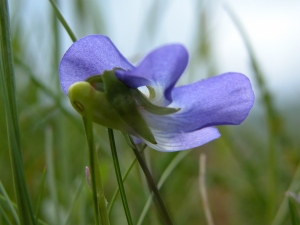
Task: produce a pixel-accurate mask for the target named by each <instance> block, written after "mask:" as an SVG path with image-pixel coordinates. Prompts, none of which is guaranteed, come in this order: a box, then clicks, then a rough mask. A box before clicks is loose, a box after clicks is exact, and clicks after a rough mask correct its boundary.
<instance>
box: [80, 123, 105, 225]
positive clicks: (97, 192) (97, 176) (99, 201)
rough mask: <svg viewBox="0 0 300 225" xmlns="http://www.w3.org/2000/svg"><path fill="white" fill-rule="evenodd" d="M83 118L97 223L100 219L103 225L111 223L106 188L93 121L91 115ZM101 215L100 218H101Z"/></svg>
mask: <svg viewBox="0 0 300 225" xmlns="http://www.w3.org/2000/svg"><path fill="white" fill-rule="evenodd" d="M82 118H83V122H84V128H85V133H86V138H87V142H88V148H89V159H90V173H91V182H92V193H93V200H94V214H95V220H96V224H100V219H101V222H102V225H109V219H108V214H107V208H106V199H105V196H104V190H103V185H102V179H101V173H100V170H99V169H100V167H99V164H98V157H97V154H96V150H95V146H94V137H93V123H92V121H91V117H89V118H84V117H82ZM99 216H100V219H99Z"/></svg>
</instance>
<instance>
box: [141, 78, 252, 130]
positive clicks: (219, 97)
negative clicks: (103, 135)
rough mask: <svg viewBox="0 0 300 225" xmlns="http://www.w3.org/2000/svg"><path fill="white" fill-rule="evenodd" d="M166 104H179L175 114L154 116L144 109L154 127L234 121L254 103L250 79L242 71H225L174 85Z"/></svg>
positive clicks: (186, 127)
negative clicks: (188, 83) (177, 85)
mask: <svg viewBox="0 0 300 225" xmlns="http://www.w3.org/2000/svg"><path fill="white" fill-rule="evenodd" d="M172 97H173V99H174V101H173V102H172V104H171V105H170V106H169V107H173V108H177V107H178V108H181V110H180V111H179V112H177V113H175V114H171V115H166V116H157V115H154V114H150V113H148V112H146V111H143V114H144V118H145V119H146V120H147V123H148V124H149V126H150V127H151V128H153V129H157V130H162V131H164V130H165V131H166V130H169V131H170V132H177V133H180V132H190V131H194V130H199V129H202V128H204V127H210V126H218V125H226V124H231V125H236V124H240V123H241V122H242V121H243V120H244V119H246V117H247V115H248V113H249V111H250V109H251V108H252V106H253V103H254V93H253V91H252V88H251V84H250V81H249V79H248V78H247V77H246V76H244V75H243V74H239V73H226V74H223V75H220V76H215V77H211V78H208V79H205V80H202V81H199V82H196V83H193V84H190V85H185V86H181V87H178V88H175V89H174V90H173V92H172Z"/></svg>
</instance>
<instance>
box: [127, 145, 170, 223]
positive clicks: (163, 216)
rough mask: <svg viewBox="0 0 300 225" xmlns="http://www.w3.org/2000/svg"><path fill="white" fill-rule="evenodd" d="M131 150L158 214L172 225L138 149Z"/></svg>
mask: <svg viewBox="0 0 300 225" xmlns="http://www.w3.org/2000/svg"><path fill="white" fill-rule="evenodd" d="M131 142H132V143H134V142H133V141H131ZM132 150H133V152H134V154H135V156H136V158H137V160H138V162H139V164H140V166H141V168H142V170H143V172H144V174H145V177H146V179H147V182H148V185H149V186H150V188H151V190H152V192H153V194H154V196H155V198H156V200H157V202H156V203H157V207H158V209H159V212H160V213H161V216H162V218H163V219H164V221H165V223H166V224H168V225H173V222H172V219H171V217H170V215H169V212H168V210H167V208H166V205H165V203H164V201H163V199H162V197H161V195H160V193H159V191H158V188H157V186H156V184H155V181H154V179H153V177H152V174H151V172H150V170H149V169H148V166H147V165H146V163H145V161H144V160H143V158H142V156H141V155H140V152H139V150H138V148H137V147H135V148H132Z"/></svg>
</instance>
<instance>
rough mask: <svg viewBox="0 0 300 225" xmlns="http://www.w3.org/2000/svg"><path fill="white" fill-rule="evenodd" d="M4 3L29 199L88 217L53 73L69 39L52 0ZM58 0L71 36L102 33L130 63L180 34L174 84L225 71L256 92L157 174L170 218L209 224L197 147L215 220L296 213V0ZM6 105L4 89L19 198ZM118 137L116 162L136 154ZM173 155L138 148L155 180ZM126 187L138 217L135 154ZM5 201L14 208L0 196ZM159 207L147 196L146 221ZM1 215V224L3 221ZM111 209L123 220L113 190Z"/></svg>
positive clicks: (233, 222) (72, 217) (1, 167)
mask: <svg viewBox="0 0 300 225" xmlns="http://www.w3.org/2000/svg"><path fill="white" fill-rule="evenodd" d="M9 3H10V14H11V15H10V17H11V31H12V47H13V59H14V63H15V74H16V90H17V92H16V95H17V106H18V112H19V124H20V132H21V143H22V154H23V161H24V171H25V176H26V182H27V185H28V189H29V194H30V197H31V200H32V204H33V208H34V210H35V212H38V215H39V216H40V218H41V219H42V220H43V221H45V222H46V223H48V224H93V221H94V219H93V208H92V196H91V193H90V191H89V188H88V185H87V184H86V183H85V166H86V165H88V164H89V162H88V150H87V144H86V139H85V135H84V130H83V125H82V121H81V118H80V116H79V115H78V114H77V113H76V112H75V110H73V109H72V108H71V106H70V104H69V102H68V98H67V96H65V95H64V93H63V92H62V90H61V89H60V85H59V77H58V65H59V61H60V59H61V57H62V55H63V53H64V52H65V51H66V50H67V49H68V47H69V46H70V45H71V44H72V41H71V39H70V38H69V36H68V34H67V33H66V31H65V30H64V28H63V27H62V26H61V24H60V22H59V21H58V20H57V18H56V14H55V12H54V10H53V8H52V7H51V4H50V2H48V1H34V0H29V1H25V0H12V1H10V2H9ZM57 4H58V7H59V8H60V10H61V12H62V14H63V16H64V17H65V19H66V20H67V22H68V23H69V25H70V27H71V29H72V30H73V31H74V33H75V35H76V36H77V38H80V37H83V36H85V35H88V34H92V33H99V34H100V33H101V34H104V35H107V36H109V37H110V38H111V40H112V41H113V42H114V43H115V45H116V46H117V47H118V48H119V50H120V51H121V52H122V53H123V54H124V56H126V57H127V58H128V59H129V60H130V61H131V62H132V63H134V64H136V63H137V62H138V61H139V60H140V59H141V58H142V57H143V56H144V55H145V54H146V53H147V52H149V51H150V50H151V49H153V48H156V47H158V46H160V45H162V44H166V43H169V42H180V43H182V44H184V45H185V46H186V47H187V49H188V51H189V53H190V62H189V67H188V69H187V71H186V73H185V74H184V75H183V77H182V78H181V80H180V82H179V84H187V83H190V82H193V81H196V80H199V79H203V78H205V77H208V76H213V75H217V74H219V73H223V72H228V71H237V72H242V73H244V74H246V75H247V76H248V77H249V78H250V80H251V82H252V84H253V88H254V91H255V95H256V102H255V106H254V108H253V109H252V111H251V112H250V115H249V117H248V118H247V120H246V121H245V122H244V123H243V124H242V125H240V126H238V127H221V128H220V131H221V134H222V137H221V138H220V139H218V140H216V141H213V142H212V143H209V144H207V145H205V146H201V147H199V148H196V149H193V150H188V151H189V154H188V155H187V156H186V157H184V159H183V160H182V161H181V162H180V163H179V164H178V166H177V167H176V168H175V169H174V171H173V172H172V173H171V175H170V177H169V178H168V179H167V181H166V182H165V184H164V185H163V187H162V189H161V193H162V196H163V198H164V200H165V202H166V205H167V207H168V208H169V210H170V214H171V216H172V218H173V220H174V222H175V224H193V225H194V224H206V219H205V216H204V211H203V205H202V204H201V196H200V192H199V155H200V153H205V154H206V155H207V168H206V187H207V192H208V198H209V202H210V206H211V207H210V208H211V211H212V216H213V219H214V222H215V224H220V225H240V224H245V225H248V224H249V225H250V224H251V225H252V224H273V225H275V224H276V225H277V224H278V225H279V224H292V220H291V219H290V214H289V212H288V207H287V205H286V199H285V193H286V191H288V190H290V191H292V192H293V193H295V194H297V193H298V191H299V190H300V184H298V182H297V181H298V179H299V178H300V176H299V174H297V169H298V167H299V159H300V138H299V126H300V120H299V110H300V105H299V102H300V101H299V94H300V91H299V82H300V79H299V73H300V64H299V63H298V59H299V57H300V44H299V42H297V40H299V38H300V32H299V23H300V22H299V21H300V18H299V15H298V13H297V10H298V11H299V10H300V4H299V3H297V1H292V0H291V1H263V2H262V1H247V0H243V1H233V0H232V1H228V2H227V3H226V4H225V3H224V2H222V1H200V0H198V1H196V0H194V1H192V0H189V1H186V0H177V1H175V0H174V1H158V0H147V1H142V0H132V1H131V0H124V1H120V0H112V1H104V0H103V1H94V0H86V1H81V0H73V1H67V0H59V1H57ZM236 16H237V17H236ZM1 94H2V90H1ZM4 110H5V109H4V101H3V98H0V132H1V133H0V140H1V141H0V179H1V182H2V184H3V186H4V188H5V190H6V192H7V193H8V195H9V196H10V198H11V199H12V201H15V194H14V185H13V177H12V170H11V163H10V156H9V151H8V141H7V138H8V134H7V131H6V118H5V114H4ZM94 129H95V142H96V146H97V149H98V155H99V160H100V164H101V172H102V176H103V181H104V187H105V193H106V198H107V200H108V201H110V199H111V197H112V194H113V192H114V190H115V189H116V187H117V182H116V178H115V172H114V168H113V164H112V158H111V153H110V149H109V142H108V137H107V132H106V129H105V128H103V127H100V126H98V125H96V126H95V127H94ZM116 141H117V148H118V153H119V159H120V161H121V168H122V171H123V172H124V171H125V170H126V168H127V167H128V166H129V164H130V162H131V161H132V159H133V158H134V154H133V153H132V151H131V149H130V148H129V147H128V146H127V145H126V143H125V142H124V140H123V138H122V136H121V135H120V134H119V133H118V132H116ZM177 154H178V153H176V152H175V153H162V152H157V151H155V150H151V149H146V151H145V158H146V160H147V162H148V163H149V167H150V168H151V170H152V172H153V174H154V177H155V178H156V180H158V179H159V177H160V176H161V174H162V173H163V171H164V170H165V169H166V167H167V166H168V165H169V163H170V162H171V161H172V159H174V157H175V156H176V155H177ZM46 167H47V171H46V176H45V183H44V185H43V182H42V180H43V171H44V169H45V168H46ZM298 170H299V169H298ZM299 171H300V170H299ZM298 173H299V172H298ZM125 188H126V193H127V197H128V201H129V205H130V209H131V213H132V216H133V220H134V222H136V221H137V220H138V218H139V215H140V213H141V210H142V207H143V206H144V204H145V202H146V200H147V197H148V195H149V189H148V187H147V184H146V181H145V179H144V176H143V174H142V172H141V170H140V168H139V166H138V165H136V166H135V167H134V169H133V170H132V171H131V173H130V175H129V177H128V179H127V180H126V182H125ZM39 195H40V196H41V201H40V202H39V200H38V199H39ZM296 200H297V199H296ZM1 206H2V208H3V210H4V212H6V213H7V214H8V216H9V217H10V218H11V215H10V210H9V208H8V206H7V203H5V201H3V199H2V200H1ZM156 211H157V210H156V209H155V207H154V206H152V207H151V209H150V211H149V213H148V214H147V217H146V219H145V221H144V222H143V224H147V225H148V224H149V225H150V224H160V222H159V221H160V219H159V217H158V214H157V213H156ZM1 215H2V214H0V224H6V223H5V221H4V219H3V217H2V216H1ZM110 218H111V224H118V225H119V224H126V219H125V214H124V211H123V207H122V203H121V200H120V199H119V198H118V199H117V202H116V204H115V205H114V207H113V211H112V215H111V217H110Z"/></svg>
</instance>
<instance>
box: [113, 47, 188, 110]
mask: <svg viewBox="0 0 300 225" xmlns="http://www.w3.org/2000/svg"><path fill="white" fill-rule="evenodd" d="M187 62H188V53H187V51H186V49H185V48H184V47H183V46H182V45H179V44H173V45H166V46H163V47H160V48H158V49H156V50H154V51H152V52H151V53H149V54H148V55H147V56H146V57H145V58H144V59H143V61H142V62H141V63H140V64H139V65H138V66H137V67H136V68H134V69H133V70H131V71H117V72H116V75H117V77H118V78H119V79H120V80H121V81H123V82H124V83H125V84H127V85H128V86H129V87H132V88H137V87H141V86H151V87H153V88H154V89H155V91H156V95H157V98H163V100H164V102H162V103H161V102H160V103H161V104H160V105H167V104H169V103H170V102H171V101H172V96H171V92H172V89H173V87H174V85H175V84H176V82H177V80H178V79H179V77H180V76H181V75H182V73H183V71H184V70H185V68H186V66H187ZM160 94H161V96H160ZM158 102H159V101H157V102H156V104H159V103H158Z"/></svg>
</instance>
